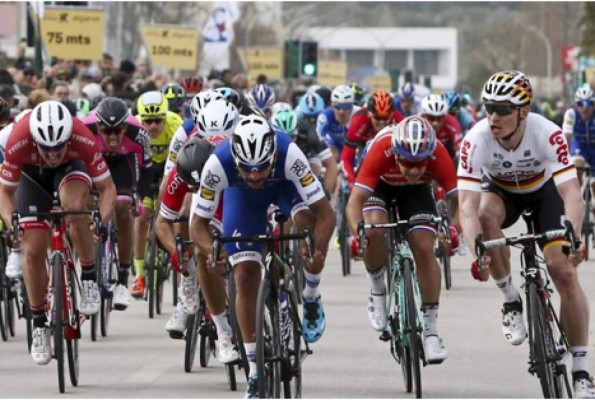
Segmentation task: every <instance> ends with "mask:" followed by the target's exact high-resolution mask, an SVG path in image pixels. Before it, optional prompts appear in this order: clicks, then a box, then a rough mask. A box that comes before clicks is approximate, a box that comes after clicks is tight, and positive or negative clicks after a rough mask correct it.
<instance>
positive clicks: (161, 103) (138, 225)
mask: <svg viewBox="0 0 595 400" xmlns="http://www.w3.org/2000/svg"><path fill="white" fill-rule="evenodd" d="M136 108H137V111H138V115H137V116H136V118H137V119H138V120H139V121H140V123H141V124H142V126H143V128H145V130H146V131H147V132H148V134H149V146H150V148H151V158H152V163H153V174H152V177H153V180H152V182H151V185H150V190H151V192H150V195H149V196H145V197H144V198H143V207H144V211H142V212H141V213H140V215H139V216H138V217H137V218H136V219H135V233H136V234H135V238H134V268H135V269H136V278H135V281H134V285H133V287H132V289H131V291H130V294H131V295H132V297H134V298H141V297H142V296H143V295H144V293H145V260H144V256H145V247H146V244H147V236H148V231H149V222H150V218H151V216H152V214H153V210H155V209H156V208H157V207H156V199H157V197H158V192H159V190H158V187H159V182H160V181H161V178H162V177H163V173H164V165H165V162H166V161H167V156H168V149H169V143H170V142H171V140H172V137H173V135H174V133H175V132H176V129H178V128H179V127H180V125H182V118H181V117H180V116H179V115H177V114H176V113H173V112H171V111H168V103H167V99H166V98H165V96H163V94H162V93H161V92H158V91H150V92H146V93H144V94H143V95H141V96H140V97H139V99H138V101H137V103H136Z"/></svg>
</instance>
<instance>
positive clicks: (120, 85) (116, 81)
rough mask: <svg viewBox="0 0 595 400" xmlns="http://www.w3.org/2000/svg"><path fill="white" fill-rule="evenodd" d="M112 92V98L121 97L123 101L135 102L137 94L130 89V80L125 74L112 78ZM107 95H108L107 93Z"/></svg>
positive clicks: (118, 74) (116, 74) (117, 74)
mask: <svg viewBox="0 0 595 400" xmlns="http://www.w3.org/2000/svg"><path fill="white" fill-rule="evenodd" d="M111 83H112V91H113V93H111V96H114V97H119V98H121V99H129V100H134V99H136V97H137V93H136V92H135V91H134V90H132V88H131V87H130V85H129V84H130V78H129V76H128V75H127V74H126V73H124V72H117V73H115V74H114V75H113V76H112V78H111ZM106 94H108V93H107V92H106Z"/></svg>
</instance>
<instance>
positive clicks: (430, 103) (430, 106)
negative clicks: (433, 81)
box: [421, 94, 448, 117]
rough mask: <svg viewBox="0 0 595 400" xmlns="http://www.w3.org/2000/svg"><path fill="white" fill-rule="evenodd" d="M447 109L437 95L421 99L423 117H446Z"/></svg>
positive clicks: (440, 97)
mask: <svg viewBox="0 0 595 400" xmlns="http://www.w3.org/2000/svg"><path fill="white" fill-rule="evenodd" d="M447 112H448V107H447V106H446V102H445V101H444V99H442V96H440V95H439V94H429V95H427V96H426V97H424V98H423V99H421V113H422V114H425V115H433V116H435V117H439V116H441V115H446V113H447Z"/></svg>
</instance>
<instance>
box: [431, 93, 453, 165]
mask: <svg viewBox="0 0 595 400" xmlns="http://www.w3.org/2000/svg"><path fill="white" fill-rule="evenodd" d="M421 116H422V117H423V118H424V119H425V120H426V121H428V123H429V124H430V125H432V128H434V131H435V132H436V139H438V140H439V141H440V143H442V144H443V145H444V146H445V147H446V150H448V154H450V158H452V159H453V161H455V162H456V160H457V159H458V157H459V148H460V147H461V141H462V140H463V129H462V128H461V124H460V123H459V121H458V120H457V118H456V117H455V116H453V115H450V114H449V113H448V106H447V105H446V102H445V101H444V99H443V98H442V96H440V95H439V94H429V95H427V96H426V97H424V98H423V99H421Z"/></svg>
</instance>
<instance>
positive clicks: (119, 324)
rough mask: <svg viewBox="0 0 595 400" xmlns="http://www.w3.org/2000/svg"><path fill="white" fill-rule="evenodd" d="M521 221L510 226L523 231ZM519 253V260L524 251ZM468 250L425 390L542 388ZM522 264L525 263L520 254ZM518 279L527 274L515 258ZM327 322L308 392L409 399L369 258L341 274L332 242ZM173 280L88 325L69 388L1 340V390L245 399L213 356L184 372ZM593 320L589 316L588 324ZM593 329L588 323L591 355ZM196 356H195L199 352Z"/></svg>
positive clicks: (26, 394)
mask: <svg viewBox="0 0 595 400" xmlns="http://www.w3.org/2000/svg"><path fill="white" fill-rule="evenodd" d="M519 230H520V225H516V226H515V228H513V230H512V232H519ZM516 254H518V253H516V252H513V257H514V260H515V261H516V260H518V257H517V256H516ZM470 261H471V259H470V257H468V256H467V257H459V256H457V257H455V258H454V259H453V274H452V275H453V288H452V289H451V290H449V291H446V290H443V292H442V298H441V306H440V315H439V330H440V334H441V336H442V337H443V339H444V343H445V345H446V347H447V350H448V353H449V357H448V359H447V360H446V361H445V362H444V363H443V364H441V365H434V366H427V367H425V368H423V369H422V379H423V394H424V397H429V398H535V397H541V391H540V388H539V383H538V380H537V378H535V377H533V376H531V375H530V374H529V373H528V372H527V368H528V365H527V360H528V351H529V349H528V346H527V344H526V343H524V344H523V345H521V346H516V347H515V346H511V345H509V344H508V343H507V342H506V341H505V340H504V338H503V337H502V333H501V329H500V324H501V322H500V308H501V303H502V296H501V294H500V293H499V290H498V289H497V288H496V287H495V285H494V283H493V282H491V281H490V282H488V283H479V282H476V281H474V280H473V279H472V278H471V276H470V274H469V271H468V269H469V264H470ZM517 265H518V263H517ZM513 270H514V273H513V278H514V281H515V282H516V283H517V286H518V283H519V282H520V276H519V273H518V271H519V270H518V266H517V267H515V268H513ZM594 278H595V262H593V261H589V262H586V263H584V264H582V265H581V267H580V279H581V282H582V284H583V288H584V290H585V292H586V293H587V295H588V296H590V306H591V309H592V310H593V309H595V307H594V305H595V304H594V302H595V279H594ZM321 285H322V286H321V287H322V291H323V302H324V307H325V311H326V317H327V330H326V332H325V334H324V336H323V337H322V339H321V340H320V341H319V342H318V343H315V344H314V345H312V349H313V350H314V354H312V355H311V356H310V357H308V358H307V359H306V362H305V364H304V367H303V382H304V384H303V386H304V387H303V396H304V397H306V398H395V397H396V398H409V397H414V396H413V395H412V394H408V393H406V392H405V391H404V388H403V381H402V375H401V371H400V366H399V365H398V364H397V363H396V362H395V361H394V359H393V358H392V356H391V355H390V352H389V344H388V343H385V342H382V341H380V340H378V333H377V332H375V331H373V330H372V329H371V328H369V327H368V322H367V317H366V298H367V293H368V291H369V284H368V280H367V277H366V275H365V273H364V268H363V263H361V262H358V263H356V264H355V265H354V266H353V273H352V275H350V276H348V277H343V276H342V275H341V270H340V256H339V253H338V251H337V250H336V249H334V248H333V249H331V252H330V261H329V263H328V264H327V266H326V268H325V271H324V275H323V280H322V284H321ZM170 293H171V285H168V292H167V293H166V297H165V299H166V301H165V307H164V308H165V311H164V314H162V315H160V316H157V318H155V319H153V320H150V319H149V318H148V312H147V303H146V302H144V301H133V303H132V305H131V307H129V308H128V310H126V311H124V312H118V311H114V312H113V314H112V320H111V326H110V331H109V335H108V336H107V337H105V338H99V340H98V341H97V342H92V341H91V340H90V337H89V328H90V327H89V325H90V324H85V325H84V326H83V335H84V337H83V339H82V340H81V341H80V354H81V360H80V383H79V386H78V387H76V388H73V387H72V386H70V384H69V383H67V388H66V393H67V394H65V395H60V393H59V392H58V385H57V373H56V363H55V361H52V362H51V363H50V364H49V365H47V366H43V367H41V366H37V365H35V364H34V363H33V361H32V359H31V357H30V356H29V354H28V353H27V351H26V344H25V329H24V324H23V322H22V321H18V324H17V335H16V337H14V338H10V339H9V341H8V342H0V355H1V357H0V397H2V398H48V397H49V398H53V397H61V398H62V397H76V398H241V397H242V396H243V392H244V390H245V381H244V380H243V379H241V375H240V374H237V375H238V391H237V392H232V391H230V390H229V387H228V384H227V378H226V374H225V369H224V367H223V366H222V365H221V364H219V363H218V362H217V360H215V359H213V358H212V359H211V362H210V364H209V367H208V368H201V367H200V366H199V365H198V360H197V361H196V362H195V366H194V369H193V371H192V372H191V373H185V372H184V342H183V341H180V340H172V339H170V338H169V336H168V335H167V333H166V332H165V330H164V325H165V322H166V321H167V319H168V318H169V315H170V312H171V310H172V308H173V307H172V304H171V294H170ZM591 326H592V324H591ZM593 343H595V337H594V335H593V330H592V329H591V330H590V346H589V348H590V349H591V354H590V359H591V360H592V359H593V351H592V350H593ZM197 358H198V357H197Z"/></svg>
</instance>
